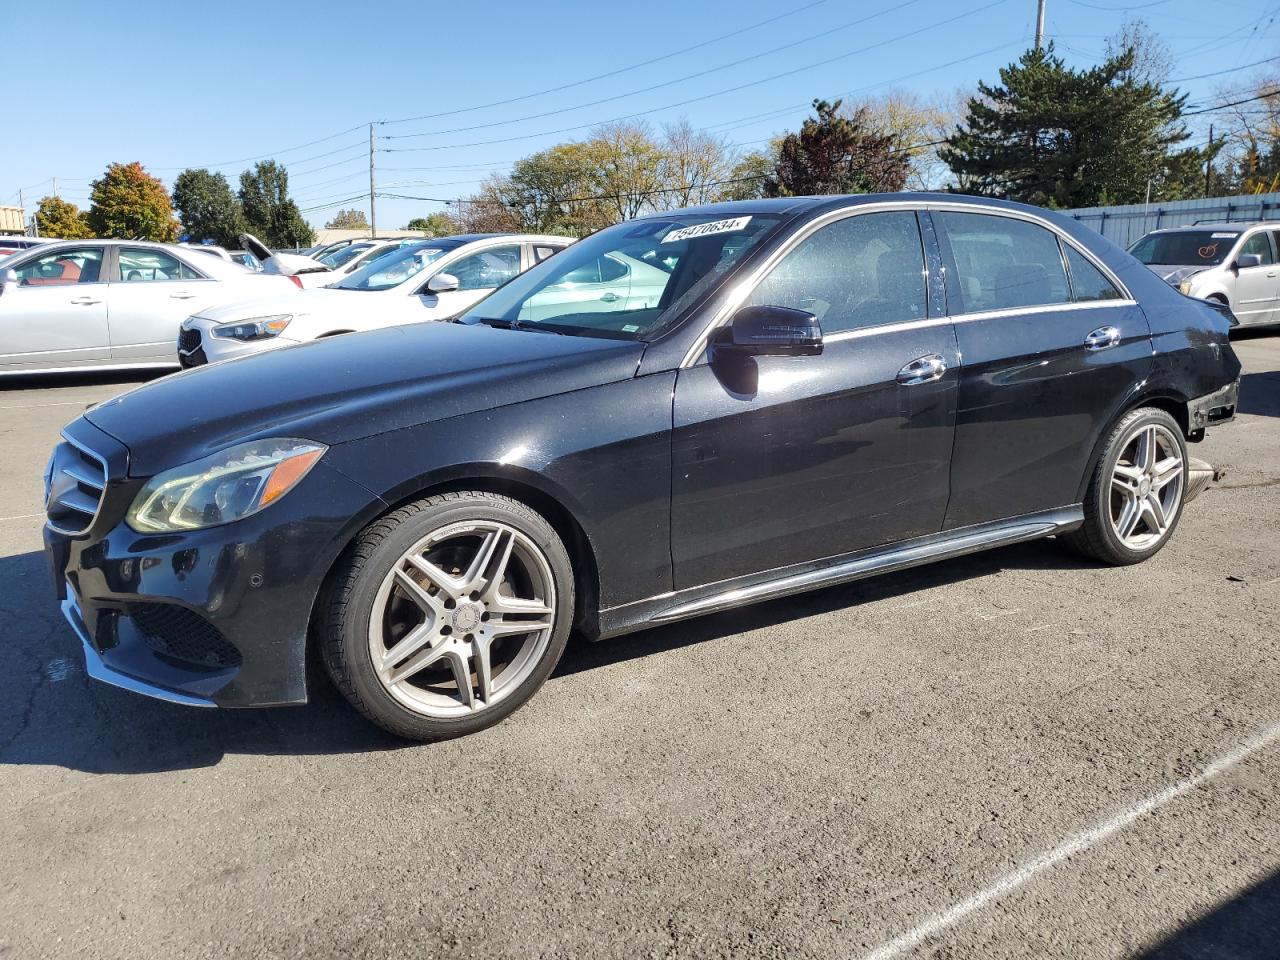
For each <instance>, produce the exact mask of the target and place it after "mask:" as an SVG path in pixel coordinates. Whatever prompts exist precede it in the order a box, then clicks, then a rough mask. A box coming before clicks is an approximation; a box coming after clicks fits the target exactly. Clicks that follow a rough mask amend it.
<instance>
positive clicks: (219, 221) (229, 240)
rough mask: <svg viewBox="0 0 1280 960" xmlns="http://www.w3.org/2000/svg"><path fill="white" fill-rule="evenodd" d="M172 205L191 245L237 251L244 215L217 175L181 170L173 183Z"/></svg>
mask: <svg viewBox="0 0 1280 960" xmlns="http://www.w3.org/2000/svg"><path fill="white" fill-rule="evenodd" d="M173 205H174V207H175V208H177V211H178V219H179V220H181V221H182V228H183V230H185V231H186V233H187V236H188V238H189V239H190V240H191V242H192V243H200V242H202V241H204V240H209V241H212V242H213V243H216V244H218V245H219V246H223V247H229V248H232V249H234V248H236V247H238V246H239V245H240V241H239V236H240V234H241V233H243V232H244V229H245V222H244V212H243V211H242V210H241V209H240V201H239V200H237V199H236V195H235V194H234V193H232V192H231V184H229V183H227V178H226V177H225V176H223V175H222V174H220V173H210V172H209V171H208V170H183V171H182V173H180V174H178V177H177V179H176V180H174V181H173Z"/></svg>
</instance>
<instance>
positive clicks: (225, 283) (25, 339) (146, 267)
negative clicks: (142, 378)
mask: <svg viewBox="0 0 1280 960" xmlns="http://www.w3.org/2000/svg"><path fill="white" fill-rule="evenodd" d="M275 294H291V295H295V296H300V295H301V294H300V293H299V291H298V290H297V289H296V288H295V286H294V284H292V283H291V282H290V281H289V280H288V279H287V278H285V277H271V276H265V275H263V274H260V273H253V272H251V271H249V270H246V269H245V268H244V267H242V266H240V265H239V264H237V263H232V262H230V261H228V260H223V259H221V258H219V257H213V256H209V255H208V254H206V253H200V252H197V251H196V250H195V249H193V248H189V247H179V246H173V245H166V244H159V243H145V242H142V241H131V240H58V241H54V242H50V243H46V244H41V245H40V246H38V247H35V248H33V249H31V250H27V251H24V252H21V253H18V254H14V255H13V256H11V257H9V258H8V259H7V260H5V261H4V267H3V271H0V376H2V375H5V374H19V373H63V372H67V371H73V370H88V369H93V370H115V369H124V368H129V367H171V366H173V365H174V362H175V358H174V355H173V339H174V337H175V336H176V335H177V332H178V328H179V327H180V326H181V324H182V321H183V318H185V317H187V316H190V314H191V313H192V311H193V310H200V309H202V308H204V307H207V306H211V305H213V304H218V303H224V302H226V301H228V300H245V299H248V298H251V297H263V296H272V295H275Z"/></svg>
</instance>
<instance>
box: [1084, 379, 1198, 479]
mask: <svg viewBox="0 0 1280 960" xmlns="http://www.w3.org/2000/svg"><path fill="white" fill-rule="evenodd" d="M1138 407H1156V408H1157V409H1160V410H1164V411H1165V412H1166V413H1168V414H1169V415H1170V416H1172V417H1173V419H1174V421H1175V422H1177V424H1178V427H1179V428H1180V429H1181V430H1182V436H1183V439H1184V440H1188V441H1190V440H1192V439H1193V437H1192V434H1193V431H1192V430H1191V427H1190V418H1189V416H1188V413H1187V398H1186V397H1184V396H1182V395H1180V394H1179V393H1178V392H1177V391H1175V390H1172V389H1170V388H1168V387H1151V388H1149V389H1146V390H1139V391H1138V392H1136V393H1134V394H1133V395H1132V396H1130V397H1129V398H1128V399H1126V400H1125V402H1124V403H1122V404H1120V405H1119V407H1118V408H1117V410H1116V412H1115V414H1114V415H1113V416H1112V417H1110V418H1109V419H1108V420H1107V421H1106V422H1105V423H1104V424H1103V425H1102V429H1101V430H1099V431H1098V433H1097V436H1096V437H1095V438H1094V442H1093V451H1092V452H1091V453H1090V455H1089V463H1088V466H1087V467H1086V468H1085V471H1084V474H1083V475H1082V476H1081V477H1080V486H1079V488H1078V489H1077V491H1076V500H1077V501H1081V500H1083V499H1084V495H1085V491H1086V490H1087V489H1088V488H1089V481H1090V480H1092V479H1093V474H1094V471H1096V470H1097V469H1098V462H1099V461H1100V460H1101V459H1102V455H1103V453H1104V452H1105V451H1106V445H1107V438H1108V437H1109V436H1111V431H1112V430H1113V429H1115V425H1116V424H1117V423H1119V422H1120V421H1121V420H1123V419H1124V418H1125V417H1126V416H1128V414H1129V413H1131V412H1132V411H1134V410H1136V409H1137V408H1138Z"/></svg>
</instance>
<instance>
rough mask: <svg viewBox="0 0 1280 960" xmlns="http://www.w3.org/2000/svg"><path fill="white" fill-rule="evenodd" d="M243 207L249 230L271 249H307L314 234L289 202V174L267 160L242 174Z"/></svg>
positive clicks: (241, 200) (290, 201) (278, 165)
mask: <svg viewBox="0 0 1280 960" xmlns="http://www.w3.org/2000/svg"><path fill="white" fill-rule="evenodd" d="M240 206H241V207H242V208H243V210H244V218H245V220H246V221H248V224H249V229H250V230H251V231H252V232H253V233H254V234H255V235H257V237H258V239H259V240H261V241H262V242H263V243H265V244H266V245H267V246H268V247H305V246H308V245H310V244H311V243H312V242H313V239H314V236H315V235H314V234H313V233H312V232H311V227H310V226H309V225H308V224H307V221H306V220H304V219H302V213H301V212H300V211H299V210H298V205H297V204H296V203H294V202H293V201H292V200H291V199H289V172H288V171H287V170H285V168H284V167H282V166H280V164H278V163H276V162H275V161H274V160H264V161H262V162H260V163H257V164H255V165H254V167H253V169H252V170H245V171H244V172H243V173H241V174H240Z"/></svg>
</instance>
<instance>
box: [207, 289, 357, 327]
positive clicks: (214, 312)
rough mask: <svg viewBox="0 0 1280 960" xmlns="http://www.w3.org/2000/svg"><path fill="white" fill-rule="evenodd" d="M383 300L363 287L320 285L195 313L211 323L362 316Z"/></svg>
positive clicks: (223, 304)
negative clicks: (278, 317) (279, 317)
mask: <svg viewBox="0 0 1280 960" xmlns="http://www.w3.org/2000/svg"><path fill="white" fill-rule="evenodd" d="M379 302H381V300H380V297H379V296H378V292H369V291H364V290H339V289H337V288H336V287H317V288H315V289H313V290H292V291H289V292H286V293H282V294H280V295H279V296H275V297H254V298H252V299H248V300H238V301H236V302H234V303H220V304H217V305H215V306H212V307H210V308H208V309H205V310H201V311H199V312H198V313H197V314H196V317H197V318H198V319H202V320H208V321H209V322H210V323H231V322H233V321H236V320H247V319H249V318H250V317H267V316H273V315H276V314H281V313H287V314H290V315H291V316H294V317H310V316H321V315H324V316H331V315H342V316H357V317H358V316H360V315H361V314H362V313H367V312H368V311H369V310H371V309H377V306H378V304H379Z"/></svg>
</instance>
